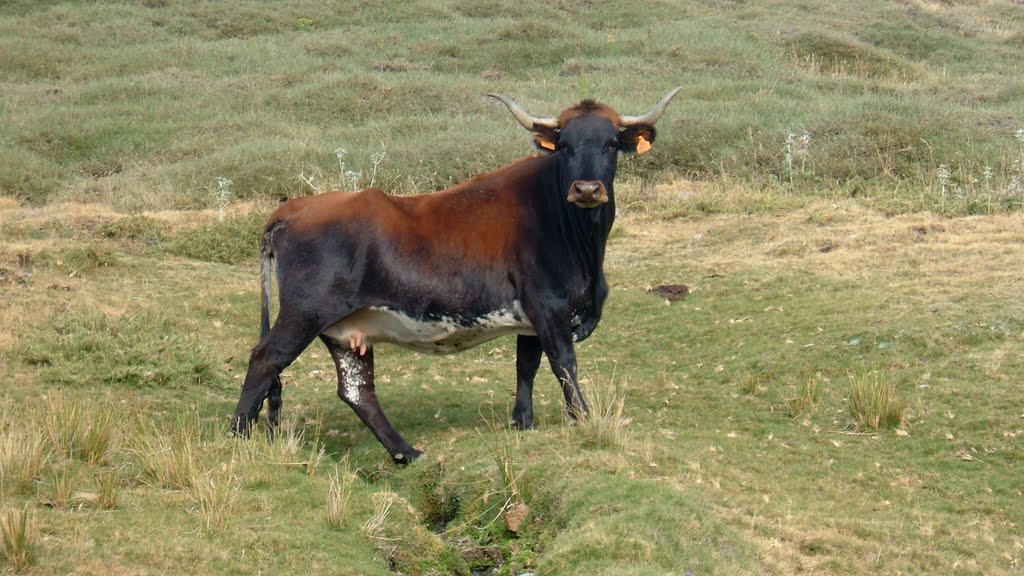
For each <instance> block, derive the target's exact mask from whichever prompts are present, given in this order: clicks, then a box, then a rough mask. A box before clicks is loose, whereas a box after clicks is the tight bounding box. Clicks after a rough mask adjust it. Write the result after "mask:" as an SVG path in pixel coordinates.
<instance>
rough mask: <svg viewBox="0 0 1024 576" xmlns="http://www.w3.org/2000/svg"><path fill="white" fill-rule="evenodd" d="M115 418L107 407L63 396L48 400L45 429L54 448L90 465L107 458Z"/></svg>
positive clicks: (111, 444) (104, 460)
mask: <svg viewBox="0 0 1024 576" xmlns="http://www.w3.org/2000/svg"><path fill="white" fill-rule="evenodd" d="M117 418H118V415H117V413H116V411H114V410H111V408H110V407H109V406H103V407H99V406H95V405H91V404H85V403H83V402H80V401H77V400H73V399H68V398H65V397H64V396H62V395H54V396H51V397H50V398H48V399H47V404H46V428H47V431H48V432H49V435H50V441H51V442H52V444H53V447H54V449H55V450H56V451H57V452H59V453H61V454H63V455H64V456H66V457H68V458H78V459H80V460H83V461H84V462H87V463H89V464H103V463H105V462H106V461H107V459H108V458H109V456H110V453H111V451H112V450H113V449H114V436H115V432H116V430H115V428H116V427H115V423H116V421H117Z"/></svg>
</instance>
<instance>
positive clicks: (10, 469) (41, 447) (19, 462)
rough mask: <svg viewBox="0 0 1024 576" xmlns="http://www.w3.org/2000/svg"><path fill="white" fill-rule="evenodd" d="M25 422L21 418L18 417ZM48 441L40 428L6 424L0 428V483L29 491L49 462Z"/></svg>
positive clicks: (17, 489)
mask: <svg viewBox="0 0 1024 576" xmlns="http://www.w3.org/2000/svg"><path fill="white" fill-rule="evenodd" d="M21 420H22V422H24V417H22V418H21ZM51 454H52V448H51V444H50V442H49V441H48V439H47V437H46V435H45V434H44V433H43V431H42V430H40V429H39V428H37V427H35V426H33V425H29V426H24V427H22V426H18V427H8V428H5V429H3V430H2V431H0V483H2V484H3V485H4V486H7V487H9V489H13V490H14V491H15V492H16V493H20V494H29V493H31V492H32V489H33V487H34V486H35V483H36V481H37V480H39V478H40V476H41V475H42V473H43V470H44V469H45V468H46V466H47V464H48V463H49V461H50V455H51Z"/></svg>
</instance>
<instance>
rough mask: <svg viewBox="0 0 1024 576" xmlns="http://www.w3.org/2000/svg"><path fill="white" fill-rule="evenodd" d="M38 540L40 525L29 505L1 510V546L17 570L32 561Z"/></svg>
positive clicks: (5, 556)
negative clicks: (36, 521) (19, 508)
mask: <svg viewBox="0 0 1024 576" xmlns="http://www.w3.org/2000/svg"><path fill="white" fill-rule="evenodd" d="M38 540H39V527H38V526H37V525H36V523H35V519H34V518H33V515H32V514H31V513H30V512H29V509H28V506H26V507H25V508H22V509H21V510H18V509H17V508H7V509H5V510H4V511H3V512H0V548H2V550H3V553H4V558H6V559H7V562H9V563H10V564H11V565H12V566H14V569H15V570H22V569H24V568H26V567H27V566H28V565H29V564H31V563H32V560H33V557H34V555H35V549H36V545H37V542H38Z"/></svg>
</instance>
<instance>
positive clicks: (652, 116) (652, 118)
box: [619, 86, 683, 128]
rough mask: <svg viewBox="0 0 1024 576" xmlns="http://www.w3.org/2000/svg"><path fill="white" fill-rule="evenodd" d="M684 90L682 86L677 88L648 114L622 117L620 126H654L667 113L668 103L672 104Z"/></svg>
mask: <svg viewBox="0 0 1024 576" xmlns="http://www.w3.org/2000/svg"><path fill="white" fill-rule="evenodd" d="M682 89H683V87H682V86H678V87H676V89H675V90H673V91H671V92H669V93H668V95H666V96H665V97H664V98H662V99H661V102H658V104H657V105H656V106H655V107H654V108H651V111H650V112H648V113H647V114H644V115H643V116H622V117H620V119H619V125H620V126H622V127H623V128H626V127H629V126H636V125H637V124H644V125H646V126H654V123H655V122H657V121H658V118H661V115H662V113H664V112H665V108H666V107H667V106H668V103H669V102H671V101H672V98H673V97H674V96H675V95H676V94H678V93H679V91H680V90H682Z"/></svg>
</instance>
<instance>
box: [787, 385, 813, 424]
mask: <svg viewBox="0 0 1024 576" xmlns="http://www.w3.org/2000/svg"><path fill="white" fill-rule="evenodd" d="M818 378H819V377H818V376H814V377H810V378H805V379H803V380H802V381H801V382H800V385H799V386H797V390H796V394H795V395H794V396H792V397H790V398H787V399H786V412H787V413H788V414H789V417H790V418H792V419H794V420H796V419H797V418H800V417H802V416H804V415H806V414H807V413H808V412H810V411H811V410H813V409H814V406H815V404H817V403H818V398H819V397H820V396H821V390H820V388H819V386H818Z"/></svg>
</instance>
